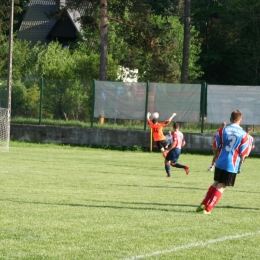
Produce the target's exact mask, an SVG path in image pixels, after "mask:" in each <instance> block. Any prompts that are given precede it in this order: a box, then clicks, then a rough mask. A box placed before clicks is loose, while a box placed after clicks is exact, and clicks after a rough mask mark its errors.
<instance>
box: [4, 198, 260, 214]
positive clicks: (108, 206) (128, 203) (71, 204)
mask: <svg viewBox="0 0 260 260" xmlns="http://www.w3.org/2000/svg"><path fill="white" fill-rule="evenodd" d="M0 201H8V202H12V203H19V204H21V203H23V204H37V205H52V206H66V207H67V206H70V207H86V208H109V209H130V210H160V211H171V212H184V211H183V210H181V209H180V210H177V209H174V208H172V209H164V208H157V207H152V206H158V207H182V208H184V207H189V208H190V207H194V211H193V210H192V211H189V212H195V209H196V208H197V206H198V205H191V204H162V203H146V202H125V201H115V202H113V203H117V204H118V203H119V204H122V205H124V206H116V205H89V204H81V203H52V202H39V201H38V202H36V201H21V200H8V199H7V200H5V199H0ZM89 202H100V203H111V201H99V200H89ZM126 205H143V206H145V205H147V206H150V207H129V206H126ZM218 208H225V209H238V210H259V208H251V207H237V206H218ZM185 212H187V211H185Z"/></svg>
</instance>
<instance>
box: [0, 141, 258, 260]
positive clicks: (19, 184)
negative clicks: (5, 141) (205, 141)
mask: <svg viewBox="0 0 260 260" xmlns="http://www.w3.org/2000/svg"><path fill="white" fill-rule="evenodd" d="M0 156H1V160H0V169H1V171H0V182H1V196H0V206H1V211H0V219H1V222H0V223H1V224H0V225H1V229H0V259H8V260H9V259H19V260H20V259H28V260H29V259H53V260H57V259H64V260H65V259H66V260H68V259H73V260H74V259H91V260H92V259H93V260H94V259H95V260H96V259H105V260H107V259H111V260H112V259H113V260H114V259H166V260H172V259H183V260H184V259H185V260H186V259H257V258H259V254H260V249H259V243H260V229H259V188H258V183H259V181H260V175H259V171H258V169H259V166H260V161H259V159H256V158H248V159H247V160H246V162H245V163H244V165H243V169H242V173H241V174H240V175H239V176H238V178H237V180H236V184H235V187H232V188H231V187H228V188H227V190H226V191H225V193H224V194H223V197H222V198H221V200H220V201H219V203H218V204H217V206H216V207H215V209H214V210H213V212H212V214H211V215H203V214H200V213H196V212H195V209H196V207H197V206H198V204H199V203H200V202H201V200H202V198H203V197H204V195H205V192H206V190H207V188H208V186H209V185H210V184H211V183H212V181H213V173H212V172H207V171H206V169H207V168H208V166H209V164H210V162H211V159H212V158H211V156H206V155H195V154H193V155H192V154H182V155H181V157H180V160H179V162H180V163H183V164H188V165H189V167H190V174H189V175H188V176H186V175H185V172H184V170H182V169H173V168H172V176H173V177H172V178H171V179H168V178H165V176H166V173H165V172H164V166H163V158H162V156H161V154H159V153H150V152H130V151H109V150H102V149H93V148H84V147H71V146H60V145H54V144H28V143H20V142H11V145H10V151H9V152H8V153H1V154H0Z"/></svg>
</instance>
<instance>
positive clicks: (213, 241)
mask: <svg viewBox="0 0 260 260" xmlns="http://www.w3.org/2000/svg"><path fill="white" fill-rule="evenodd" d="M258 234H260V230H258V231H256V232H251V233H245V234H242V235H235V236H225V237H220V238H216V239H211V240H207V241H205V242H198V243H191V244H187V245H184V246H179V247H174V248H172V249H168V250H164V251H158V252H153V253H151V254H146V255H137V256H132V257H130V258H125V259H124V260H136V259H141V258H146V257H151V256H155V255H162V254H166V253H172V252H175V251H179V250H182V249H187V248H191V247H198V246H206V245H209V244H214V243H218V242H223V241H226V240H232V239H238V238H242V237H249V236H254V235H258Z"/></svg>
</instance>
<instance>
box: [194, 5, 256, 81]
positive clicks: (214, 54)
mask: <svg viewBox="0 0 260 260" xmlns="http://www.w3.org/2000/svg"><path fill="white" fill-rule="evenodd" d="M191 4H192V10H193V13H194V15H193V24H194V25H195V26H196V28H198V29H199V30H200V36H199V37H200V39H201V42H202V53H201V59H200V64H201V67H202V70H203V71H204V72H205V75H204V77H203V78H202V80H204V81H207V82H210V83H211V84H223V85H224V84H228V85H259V84H260V81H259V75H260V67H259V62H258V60H259V52H260V47H259V44H258V42H259V40H260V35H259V33H258V28H259V26H260V18H259V10H260V9H259V8H260V3H259V1H257V0H254V1H251V0H247V1H242V0H233V1H229V2H228V3H226V2H224V1H213V0H212V1H200V0H194V1H191Z"/></svg>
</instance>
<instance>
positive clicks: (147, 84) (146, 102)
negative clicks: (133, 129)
mask: <svg viewBox="0 0 260 260" xmlns="http://www.w3.org/2000/svg"><path fill="white" fill-rule="evenodd" d="M148 93H149V80H148V81H147V83H146V95H145V109H144V131H145V130H146V114H147V107H148Z"/></svg>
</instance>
